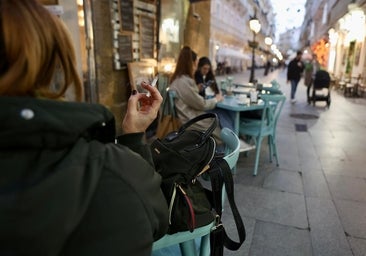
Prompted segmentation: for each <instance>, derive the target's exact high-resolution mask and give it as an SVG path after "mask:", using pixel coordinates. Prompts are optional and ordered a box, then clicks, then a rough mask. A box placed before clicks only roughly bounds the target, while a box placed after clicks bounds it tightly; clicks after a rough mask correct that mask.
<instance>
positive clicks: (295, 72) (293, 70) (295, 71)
mask: <svg viewBox="0 0 366 256" xmlns="http://www.w3.org/2000/svg"><path fill="white" fill-rule="evenodd" d="M301 56H302V52H301V51H297V53H296V57H295V58H294V59H293V60H291V61H290V63H289V64H288V68H287V83H289V82H291V103H295V102H296V99H295V94H296V89H297V85H298V84H299V81H300V79H301V75H302V72H303V71H304V64H303V63H302V61H301Z"/></svg>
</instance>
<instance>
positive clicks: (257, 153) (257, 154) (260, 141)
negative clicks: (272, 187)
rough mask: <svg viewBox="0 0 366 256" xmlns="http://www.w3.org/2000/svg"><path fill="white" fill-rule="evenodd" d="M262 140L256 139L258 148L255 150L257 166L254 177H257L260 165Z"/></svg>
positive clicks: (255, 165)
mask: <svg viewBox="0 0 366 256" xmlns="http://www.w3.org/2000/svg"><path fill="white" fill-rule="evenodd" d="M261 145H262V138H257V139H256V148H255V164H254V172H253V176H257V172H258V163H259V153H260V152H261Z"/></svg>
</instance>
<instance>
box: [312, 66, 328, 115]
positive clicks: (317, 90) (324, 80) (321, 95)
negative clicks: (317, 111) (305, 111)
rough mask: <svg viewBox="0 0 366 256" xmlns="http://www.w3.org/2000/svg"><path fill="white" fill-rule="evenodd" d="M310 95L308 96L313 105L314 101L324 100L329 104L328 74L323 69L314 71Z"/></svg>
mask: <svg viewBox="0 0 366 256" xmlns="http://www.w3.org/2000/svg"><path fill="white" fill-rule="evenodd" d="M312 89H313V91H312V96H311V97H310V101H311V102H313V105H314V106H315V102H317V101H326V102H327V106H328V108H329V106H330V101H331V100H330V75H329V73H328V72H327V71H325V70H319V71H317V72H316V73H315V77H314V80H313V85H312Z"/></svg>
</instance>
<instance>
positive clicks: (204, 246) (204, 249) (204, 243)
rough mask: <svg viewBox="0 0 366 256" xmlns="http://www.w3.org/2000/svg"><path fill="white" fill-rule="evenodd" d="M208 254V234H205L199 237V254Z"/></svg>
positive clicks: (201, 255) (205, 255)
mask: <svg viewBox="0 0 366 256" xmlns="http://www.w3.org/2000/svg"><path fill="white" fill-rule="evenodd" d="M209 255H210V235H205V236H203V237H202V238H201V248H200V256H209Z"/></svg>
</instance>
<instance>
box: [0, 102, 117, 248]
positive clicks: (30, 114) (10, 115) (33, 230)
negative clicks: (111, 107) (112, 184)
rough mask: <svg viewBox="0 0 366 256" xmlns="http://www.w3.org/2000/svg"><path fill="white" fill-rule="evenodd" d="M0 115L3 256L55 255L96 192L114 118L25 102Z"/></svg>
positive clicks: (4, 107) (73, 106)
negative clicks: (105, 145)
mask: <svg viewBox="0 0 366 256" xmlns="http://www.w3.org/2000/svg"><path fill="white" fill-rule="evenodd" d="M0 109H1V111H0V170H1V172H0V255H58V253H59V252H60V251H61V249H62V246H63V245H64V244H65V243H66V241H67V238H68V236H69V235H70V234H71V233H72V232H73V230H74V229H75V227H76V226H77V225H78V223H79V222H80V220H81V219H82V216H83V215H84V213H85V212H86V210H87V209H88V205H89V202H90V200H91V198H92V196H93V194H94V191H95V189H96V187H97V185H98V181H99V177H100V175H101V173H102V169H103V165H104V157H105V155H104V152H105V150H104V148H105V147H104V144H103V143H100V142H99V141H101V142H107V141H113V140H114V136H115V133H114V132H115V126H114V119H113V115H112V114H111V113H110V112H109V111H108V110H107V109H106V108H104V107H103V106H100V105H95V104H86V103H70V102H62V101H54V100H44V99H34V98H26V97H0ZM93 139H97V140H99V141H96V140H93Z"/></svg>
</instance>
